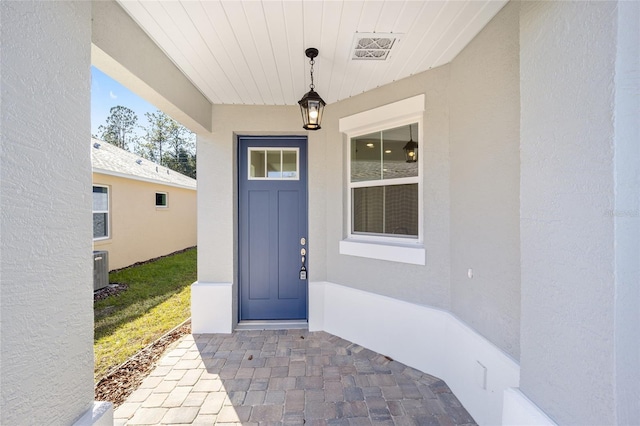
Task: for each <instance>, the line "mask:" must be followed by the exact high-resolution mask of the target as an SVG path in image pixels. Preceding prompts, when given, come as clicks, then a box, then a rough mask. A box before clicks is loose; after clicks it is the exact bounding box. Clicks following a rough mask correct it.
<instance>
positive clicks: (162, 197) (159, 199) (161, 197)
mask: <svg viewBox="0 0 640 426" xmlns="http://www.w3.org/2000/svg"><path fill="white" fill-rule="evenodd" d="M156 207H167V193H166V192H156Z"/></svg>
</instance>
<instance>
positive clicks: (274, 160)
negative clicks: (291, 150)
mask: <svg viewBox="0 0 640 426" xmlns="http://www.w3.org/2000/svg"><path fill="white" fill-rule="evenodd" d="M281 161H282V151H280V150H278V151H271V150H269V151H267V177H268V178H271V179H280V178H282V168H281V167H282V164H281Z"/></svg>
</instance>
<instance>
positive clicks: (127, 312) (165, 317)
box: [94, 248, 196, 381]
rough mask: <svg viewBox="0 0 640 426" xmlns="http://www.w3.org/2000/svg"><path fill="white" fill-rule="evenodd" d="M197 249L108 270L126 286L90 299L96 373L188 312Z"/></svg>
mask: <svg viewBox="0 0 640 426" xmlns="http://www.w3.org/2000/svg"><path fill="white" fill-rule="evenodd" d="M195 280H196V249H195V248H193V249H189V250H187V251H185V252H181V253H177V254H173V255H171V256H168V257H165V258H162V259H158V260H155V261H153V262H150V263H147V264H144V265H138V266H132V267H129V268H126V269H123V270H120V271H117V272H111V273H110V274H109V282H111V283H124V284H127V285H128V286H129V288H128V289H127V290H126V291H124V292H122V293H120V294H117V295H115V296H109V297H107V298H106V299H104V300H100V301H98V302H96V303H94V327H95V331H94V353H95V379H96V381H97V380H99V379H100V378H101V377H102V376H104V375H105V373H106V372H107V371H108V370H109V369H110V368H111V367H113V366H116V365H119V364H121V363H123V362H124V361H126V360H127V358H129V357H130V356H131V355H133V354H135V353H136V352H138V351H139V350H140V349H142V348H143V347H145V346H146V345H148V344H149V343H151V342H153V341H154V340H156V339H157V338H159V337H160V336H162V335H163V334H164V333H166V332H167V331H169V330H171V329H172V328H174V327H175V326H177V325H178V324H180V323H182V322H183V321H184V320H186V319H187V318H189V316H190V315H191V310H190V304H191V300H190V299H191V287H190V286H191V284H192V283H193V282H194V281H195Z"/></svg>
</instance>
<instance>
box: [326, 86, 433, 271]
mask: <svg viewBox="0 0 640 426" xmlns="http://www.w3.org/2000/svg"><path fill="white" fill-rule="evenodd" d="M423 115H424V95H418V96H414V97H412V98H408V99H404V100H402V101H398V102H394V103H391V104H388V105H384V106H381V107H378V108H374V109H372V110H369V111H364V112H361V113H358V114H354V115H351V116H348V117H343V118H341V119H340V121H339V129H340V132H342V133H344V134H345V135H346V140H347V155H346V157H347V179H348V180H347V188H348V191H347V209H346V212H345V213H346V219H347V220H346V223H347V237H346V238H345V239H343V240H342V241H340V244H339V250H340V254H343V255H349V256H358V257H366V258H371V259H379V260H388V261H391V262H399V263H409V264H414V265H425V264H426V251H425V248H424V239H423V236H424V223H423V222H424V200H423V198H424V196H423V192H424V190H423V176H424V171H423V158H424V154H419V155H418V237H417V238H407V237H391V236H378V235H362V234H353V233H352V229H351V227H352V212H351V208H352V202H351V197H352V194H351V192H352V191H351V188H353V187H357V186H370V184H369V183H368V184H366V185H361V184H360V183H355V182H354V183H353V184H352V183H351V149H350V143H351V139H352V138H354V137H357V136H361V135H365V134H368V133H373V132H377V131H382V130H385V129H392V128H395V127H400V126H403V125H407V124H411V123H418V145H419V146H420V147H424V139H423V128H424V125H423V121H424V120H423ZM422 152H424V150H423V151H422ZM403 180H404V179H393V182H394V184H395V183H398V184H401V183H403V182H402V181H403ZM411 180H412V181H413V182H412V183H415V181H414V179H413V178H412V179H411ZM387 182H388V181H387Z"/></svg>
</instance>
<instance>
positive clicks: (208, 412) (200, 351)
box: [115, 330, 475, 426]
mask: <svg viewBox="0 0 640 426" xmlns="http://www.w3.org/2000/svg"><path fill="white" fill-rule="evenodd" d="M115 424H116V425H124V424H128V425H143V424H145V425H146V424H199V425H238V426H239V425H243V426H247V425H303V424H304V425H340V426H355V425H467V424H475V422H474V420H473V418H471V416H470V415H469V413H467V411H466V410H465V409H464V407H462V405H461V404H460V402H459V401H458V399H457V398H456V397H455V396H454V395H453V394H452V393H451V390H450V389H449V387H448V386H447V385H446V384H445V383H444V382H443V381H442V380H440V379H438V378H436V377H433V376H430V375H428V374H425V373H422V372H420V371H418V370H415V369H413V368H410V367H407V366H405V365H404V364H401V363H399V362H396V361H393V360H391V359H389V358H387V357H385V356H383V355H380V354H377V353H375V352H372V351H370V350H368V349H365V348H363V347H361V346H358V345H356V344H353V343H351V342H348V341H346V340H343V339H341V338H339V337H336V336H333V335H331V334H328V333H324V332H314V333H309V332H308V331H306V330H264V331H236V332H234V333H233V334H230V335H228V334H207V335H189V336H185V337H183V338H182V339H181V340H180V341H179V343H178V345H177V346H176V347H175V348H174V349H172V350H170V351H168V352H167V353H166V354H165V355H164V357H163V358H162V359H161V360H160V362H159V364H158V366H157V367H156V368H155V370H154V371H153V372H152V373H151V375H150V376H149V377H147V378H146V379H145V380H144V382H143V383H142V385H141V386H140V388H139V389H138V390H136V391H135V392H134V393H133V394H131V395H130V396H129V398H127V401H126V402H125V403H124V404H122V405H121V406H120V407H118V409H117V410H116V411H115Z"/></svg>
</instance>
